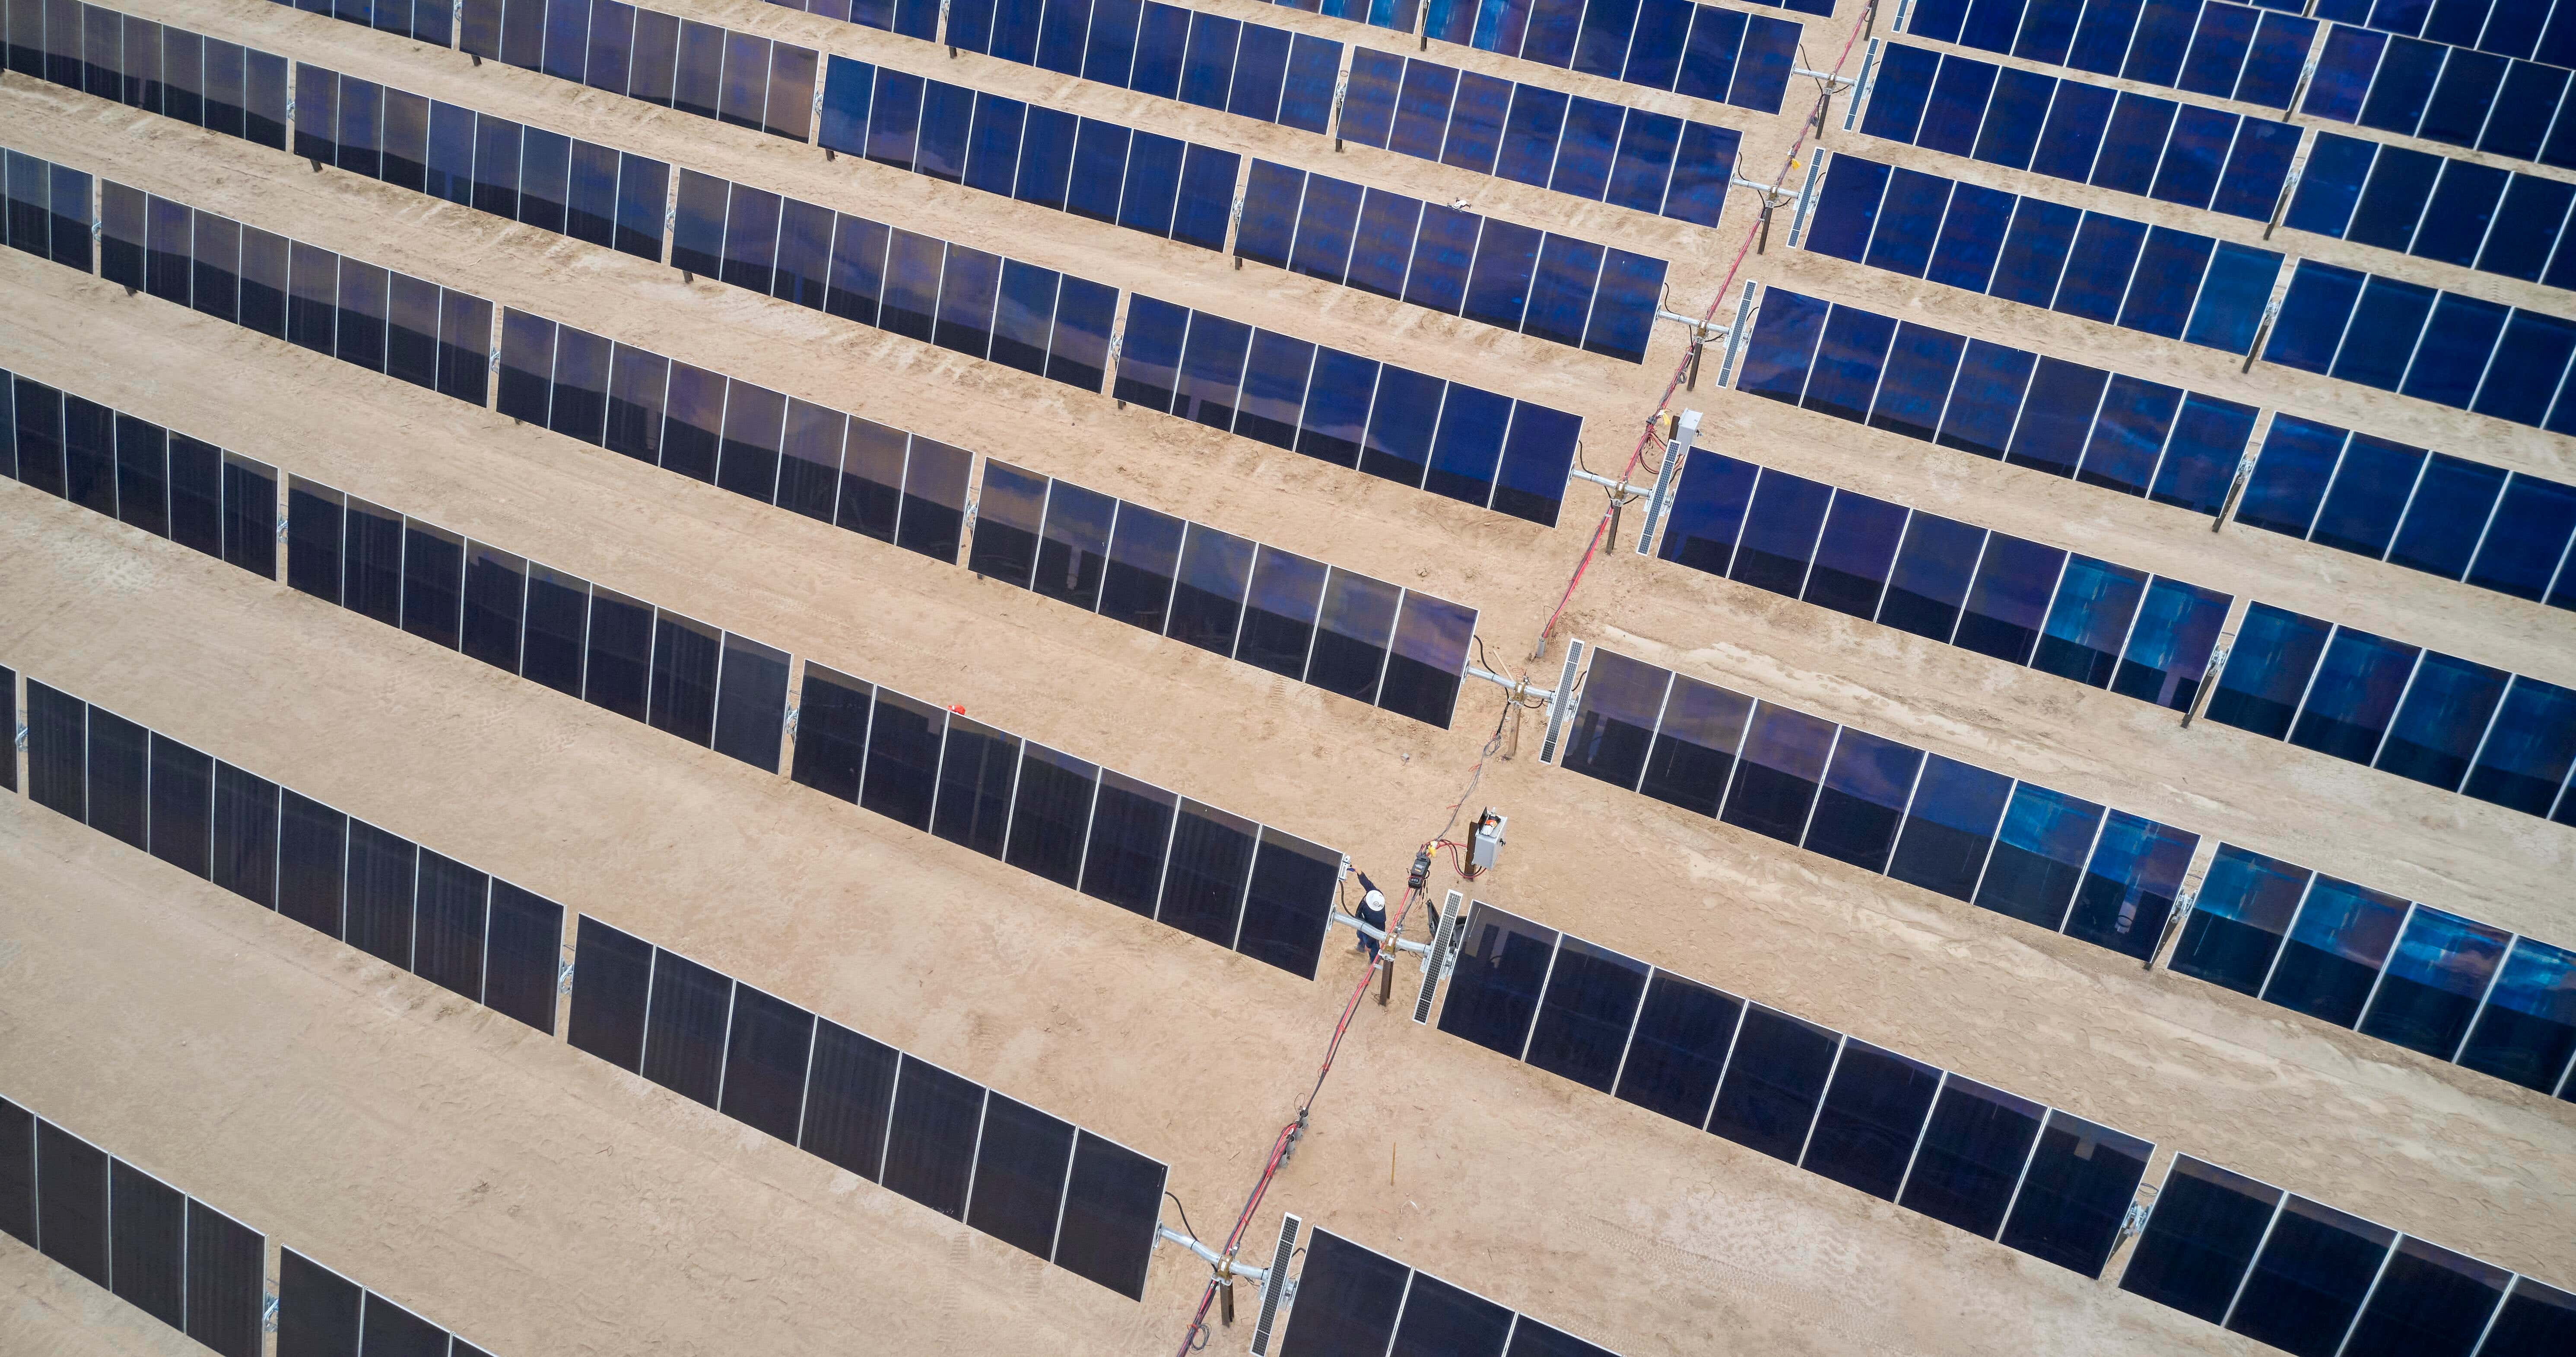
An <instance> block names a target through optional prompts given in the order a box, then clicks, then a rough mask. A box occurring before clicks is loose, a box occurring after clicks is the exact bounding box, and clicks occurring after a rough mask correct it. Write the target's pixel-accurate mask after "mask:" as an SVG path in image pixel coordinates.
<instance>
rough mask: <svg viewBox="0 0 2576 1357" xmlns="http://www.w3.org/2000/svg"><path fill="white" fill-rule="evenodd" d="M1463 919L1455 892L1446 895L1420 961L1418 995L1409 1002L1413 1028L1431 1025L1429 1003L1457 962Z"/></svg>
mask: <svg viewBox="0 0 2576 1357" xmlns="http://www.w3.org/2000/svg"><path fill="white" fill-rule="evenodd" d="M1466 919H1467V911H1466V909H1465V907H1464V904H1463V902H1462V901H1461V899H1460V897H1459V894H1458V892H1456V891H1451V892H1449V898H1448V899H1446V900H1444V901H1442V902H1441V905H1440V918H1439V922H1438V927H1436V928H1435V929H1433V931H1432V939H1431V950H1430V951H1429V952H1428V953H1425V954H1424V956H1423V958H1422V993H1421V994H1420V995H1419V996H1418V997H1417V998H1415V999H1414V1001H1413V1023H1414V1025H1415V1026H1416V1027H1420V1026H1423V1025H1425V1024H1428V1023H1429V1022H1430V1021H1431V1001H1432V999H1433V998H1434V996H1435V995H1436V994H1437V993H1438V991H1439V989H1440V982H1441V981H1443V980H1445V979H1447V978H1448V976H1449V967H1450V965H1451V964H1452V963H1453V962H1454V961H1455V960H1456V958H1457V952H1458V932H1459V930H1460V928H1461V927H1463V926H1464V925H1465V923H1466Z"/></svg>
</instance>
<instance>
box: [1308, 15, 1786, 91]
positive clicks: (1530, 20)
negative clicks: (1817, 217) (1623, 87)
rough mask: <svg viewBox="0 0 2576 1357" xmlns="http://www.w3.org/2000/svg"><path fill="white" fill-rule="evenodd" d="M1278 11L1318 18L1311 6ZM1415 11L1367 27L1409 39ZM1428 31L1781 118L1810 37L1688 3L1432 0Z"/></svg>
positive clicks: (1375, 18) (1373, 20) (1778, 23)
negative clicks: (1802, 43) (1803, 39)
mask: <svg viewBox="0 0 2576 1357" xmlns="http://www.w3.org/2000/svg"><path fill="white" fill-rule="evenodd" d="M1751 2H1752V3H1754V4H1758V5H1769V6H1771V7H1773V8H1775V9H1783V8H1785V9H1790V10H1794V11H1797V12H1800V13H1804V14H1817V15H1825V16H1828V17H1830V16H1831V15H1832V14H1833V9H1834V5H1833V0H1751ZM1273 3H1278V4H1286V5H1289V6H1290V7H1291V8H1295V9H1311V8H1313V5H1314V0H1273ZM1414 6H1415V0H1395V3H1394V4H1393V5H1391V6H1381V7H1379V8H1376V9H1373V10H1372V12H1371V14H1370V16H1369V18H1368V19H1367V20H1366V22H1368V23H1370V24H1372V25H1374V26H1376V27H1380V28H1394V29H1396V30H1397V31H1399V32H1403V33H1411V32H1413V16H1412V13H1411V11H1412V10H1413V9H1414ZM1381 13H1383V14H1385V18H1380V17H1379V15H1380V14H1381ZM1342 17H1347V18H1358V17H1360V16H1358V15H1356V14H1353V15H1345V16H1342ZM1389 20H1396V22H1389ZM1422 31H1423V35H1424V36H1425V37H1426V38H1438V39H1439V40H1441V41H1442V42H1454V43H1456V44H1458V45H1459V46H1461V47H1473V48H1475V49H1476V50H1478V51H1480V52H1492V53H1494V54H1495V55H1497V56H1506V57H1518V58H1520V59H1521V60H1523V61H1535V62H1538V63H1539V64H1541V65H1544V66H1555V67H1558V68H1561V69H1565V70H1574V71H1581V72H1583V73H1584V74H1585V75H1597V76H1600V77H1602V78H1603V79H1605V80H1620V81H1625V82H1627V83H1628V84H1631V85H1643V86H1645V87H1646V88H1648V89H1656V90H1676V91H1679V92H1680V93H1683V94H1687V95H1690V96H1692V97H1693V98H1698V99H1708V100H1711V101H1714V102H1717V103H1727V104H1735V105H1738V106H1740V107H1743V108H1749V109H1752V110H1754V111H1755V112H1758V113H1777V112H1779V111H1780V103H1781V99H1782V97H1783V95H1785V94H1786V93H1787V90H1788V84H1789V73H1790V70H1791V68H1792V67H1793V65H1794V64H1795V60H1796V57H1797V51H1798V40H1799V38H1800V36H1801V35H1802V33H1803V32H1804V29H1803V27H1802V26H1801V25H1799V24H1797V23H1796V22H1793V21H1790V20H1784V19H1770V18H1765V17H1763V16H1761V15H1758V14H1739V13H1736V12H1735V11H1733V10H1725V9H1720V8H1718V7H1717V6H1715V5H1702V4H1694V3H1690V0H1643V3H1639V2H1638V0H1592V2H1590V3H1587V0H1430V6H1429V13H1428V14H1426V15H1425V16H1424V25H1423V30H1422ZM1730 77H1731V78H1730Z"/></svg>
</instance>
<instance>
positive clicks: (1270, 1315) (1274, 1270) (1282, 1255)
mask: <svg viewBox="0 0 2576 1357" xmlns="http://www.w3.org/2000/svg"><path fill="white" fill-rule="evenodd" d="M1457 895H1458V893H1457V892H1456V891H1451V892H1450V893H1449V896H1450V898H1451V899H1452V900H1455V899H1456V898H1457ZM1415 1021H1417V1022H1419V1021H1420V1019H1418V1018H1417V1019H1415ZM1302 1224H1304V1222H1303V1221H1301V1220H1299V1219H1298V1218H1297V1216H1296V1214H1295V1213H1293V1212H1291V1213H1288V1214H1284V1215H1282V1216H1280V1217H1279V1243H1278V1246H1277V1247H1275V1248H1273V1249H1272V1250H1271V1252H1270V1271H1269V1273H1268V1274H1267V1275H1265V1276H1264V1277H1262V1279H1261V1309H1260V1312H1259V1315H1258V1317H1257V1318H1255V1319H1254V1320H1253V1322H1252V1357H1269V1353H1270V1334H1271V1330H1272V1328H1273V1327H1274V1326H1275V1325H1276V1324H1277V1323H1278V1319H1279V1302H1280V1300H1281V1299H1282V1297H1283V1295H1284V1293H1285V1292H1286V1291H1287V1290H1288V1264H1289V1262H1290V1261H1291V1260H1292V1259H1293V1258H1294V1257H1295V1256H1296V1252H1297V1228H1298V1227H1299V1226H1300V1225H1302Z"/></svg>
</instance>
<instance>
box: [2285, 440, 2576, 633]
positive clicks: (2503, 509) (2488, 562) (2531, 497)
mask: <svg viewBox="0 0 2576 1357" xmlns="http://www.w3.org/2000/svg"><path fill="white" fill-rule="evenodd" d="M2235 521H2236V522H2239V523H2250V524H2252V525H2254V526H2255V527H2258V528H2268V529H2270V530H2272V531H2273V532H2278V533H2287V534H2289V535H2290V536H2292V537H2296V538H2300V539H2302V540H2305V541H2310V542H2316V543H2319V544H2322V545H2325V546H2330V547H2333V548H2335V549H2336V550H2338V551H2349V552H2353V553H2355V554H2357V555H2362V556H2368V557H2370V558H2372V559H2373V560H2381V561H2394V562H2395V563H2397V564H2399V565H2402V566H2405V567H2407V568H2408V569H2410V570H2421V571H2424V572H2426V573H2428V574H2434V575H2439V576H2441V577H2442V578H2444V579H2447V580H2466V581H2467V582H2468V583H2470V584H2474V585H2476V586H2478V587H2479V588H2481V589H2493V590H2495V591H2497V592H2498V593H2503V594H2511V595H2512V596H2513V597H2515V598H2525V599H2530V600H2532V601H2533V602H2535V603H2537V602H2543V601H2546V602H2547V603H2548V604H2549V606H2551V607H2553V608H2570V609H2576V576H2570V575H2569V574H2568V573H2567V570H2566V559H2567V555H2568V545H2569V541H2570V538H2571V537H2572V536H2576V486H2569V485H2565V484H2562V483H2560V482H2558V481H2552V480H2545V479H2543V478H2541V477H2538V476H2533V475H2529V474H2527V473H2524V472H2519V471H2513V472H2508V471H2504V470H2502V469H2500V468H2497V467H2491V466H2487V465H2484V464H2483V463H2479V462H2471V461H2467V460H2465V459H2462V458H2458V457H2453V456H2450V455H2449V454H2447V453H2438V452H2431V453H2428V452H2426V451H2425V450H2424V449H2422V448H2414V447H2408V446H2406V445H2405V444H2403V443H2393V442H2390V441H2389V440H2387V439H2385V438H2376V437H2373V436H2371V435H2369V434H2365V433H2353V432H2351V431H2349V430H2345V429H2338V428H2336V427H2334V426H2333V425H2331V424H2324V423H2320V422H2318V421H2316V420H2312V419H2304V418H2301V417H2299V416H2296V415H2288V414H2280V415H2275V416H2273V417H2272V428H2271V432H2270V433H2268V434H2267V435H2265V437H2264V439H2263V451H2262V455H2261V458H2260V460H2258V461H2257V462H2255V464H2254V473H2253V475H2252V476H2251V477H2249V478H2248V479H2247V481H2246V485H2245V494H2244V497H2243V498H2241V499H2239V500H2238V501H2237V504H2236V513H2235Z"/></svg>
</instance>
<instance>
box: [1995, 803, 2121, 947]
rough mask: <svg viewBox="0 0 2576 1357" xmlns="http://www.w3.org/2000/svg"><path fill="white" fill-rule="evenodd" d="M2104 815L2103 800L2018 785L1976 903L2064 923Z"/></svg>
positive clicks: (2051, 924)
mask: <svg viewBox="0 0 2576 1357" xmlns="http://www.w3.org/2000/svg"><path fill="white" fill-rule="evenodd" d="M2102 816H2103V808H2102V807H2101V806H2100V805H2099V804H2097V803H2095V802H2091V801H2086V800H2083V799H2081V798H2079V797H2075V796H2071V795H2068V794H2067V793H2065V792H2059V791H2051V790H2049V789H2048V788H2046V787H2041V786H2037V785H2034V784H2032V783H2028V782H2025V783H2021V784H2020V785H2018V786H2016V787H2014V788H2013V795H2012V804H2011V806H2010V807H2009V808H2008V809H2007V810H2006V811H2005V814H2004V818H2003V826H2002V828H2001V830H2000V831H1998V832H1997V834H1996V836H1995V848H1994V854H1993V856H1992V858H1991V859H1990V860H1989V861H1988V862H1987V863H1986V872H1985V879H1984V880H1983V881H1982V882H1980V883H1979V884H1978V886H1977V895H1976V903H1977V904H1978V905H1979V906H1980V907H1982V908H1986V909H1991V910H1994V911H1996V912H1998V913H2002V914H2009V915H2011V916H2012V917H2014V918H2016V919H2020V920H2022V921H2023V922H2025V923H2034V924H2037V925H2039V926H2040V927H2042V928H2046V929H2050V930H2055V929H2056V928H2058V927H2059V926H2061V925H2062V924H2063V923H2064V921H2065V918H2066V913H2067V910H2068V907H2069V906H2070V904H2071V903H2072V901H2073V899H2074V895H2075V888H2076V886H2077V885H2078V884H2080V882H2081V880H2082V877H2083V872H2084V864H2085V862H2086V860H2087V859H2088V858H2090V857H2091V856H2092V850H2093V840H2094V838H2095V836H2096V834H2097V833H2098V832H2099V830H2100V828H2101V824H2102Z"/></svg>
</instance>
